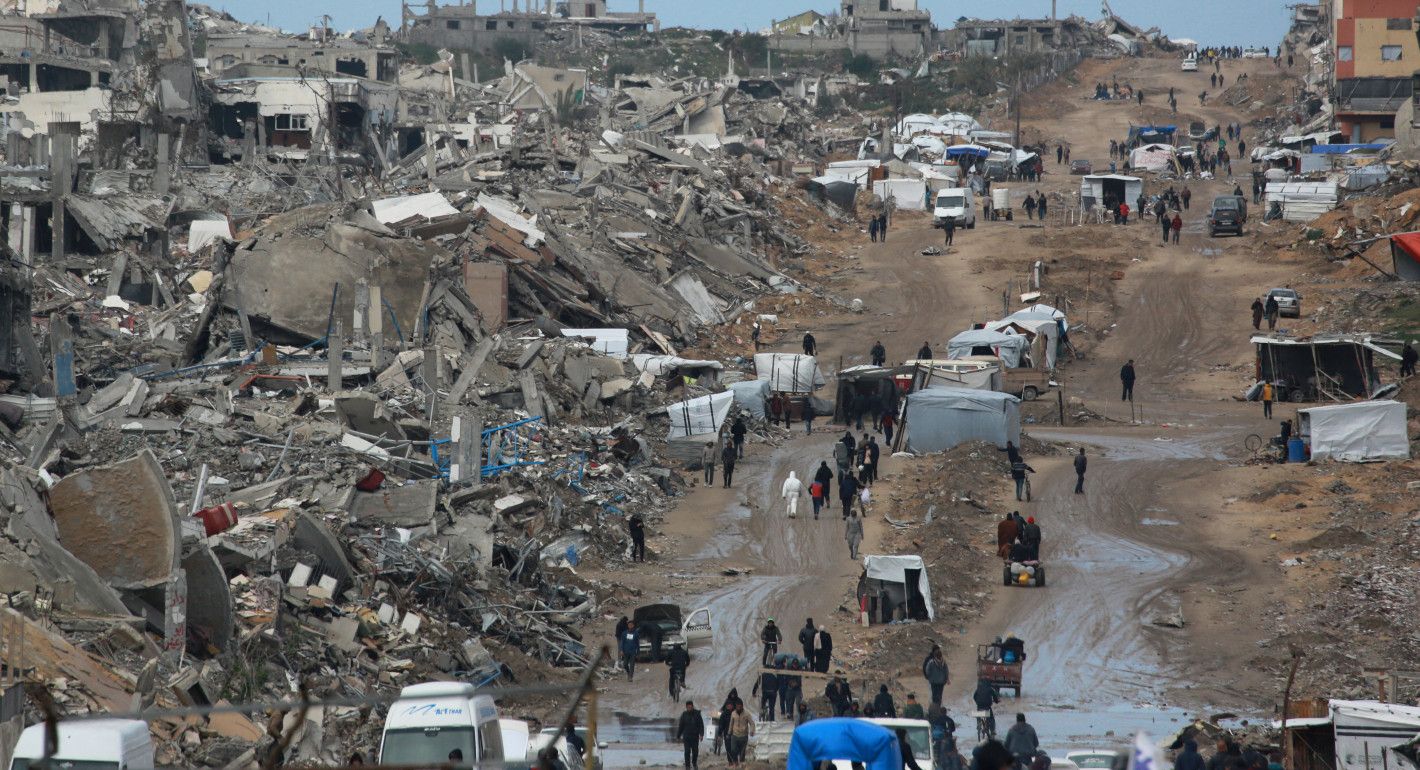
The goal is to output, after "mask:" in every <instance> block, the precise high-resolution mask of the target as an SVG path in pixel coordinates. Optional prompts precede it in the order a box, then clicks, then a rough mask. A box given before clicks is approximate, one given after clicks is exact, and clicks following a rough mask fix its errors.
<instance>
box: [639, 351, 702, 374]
mask: <svg viewBox="0 0 1420 770" xmlns="http://www.w3.org/2000/svg"><path fill="white" fill-rule="evenodd" d="M631 363H632V365H633V366H635V367H636V368H637V369H639V370H641V371H643V372H650V373H651V374H654V375H656V376H657V377H659V376H661V375H663V374H667V373H669V372H671V371H672V370H675V369H717V370H718V369H724V368H725V365H724V364H722V363H720V362H719V361H705V360H702V359H698V358H681V357H680V356H656V355H651V354H650V353H633V354H632V355H631Z"/></svg>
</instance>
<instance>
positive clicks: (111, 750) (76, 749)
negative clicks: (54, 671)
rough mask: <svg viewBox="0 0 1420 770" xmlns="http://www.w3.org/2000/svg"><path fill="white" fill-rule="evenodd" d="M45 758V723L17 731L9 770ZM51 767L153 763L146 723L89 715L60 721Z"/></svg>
mask: <svg viewBox="0 0 1420 770" xmlns="http://www.w3.org/2000/svg"><path fill="white" fill-rule="evenodd" d="M43 758H44V725H43V724H38V725H30V726H29V727H26V728H25V731H24V732H22V733H20V741H19V743H16V744H15V752H14V754H13V755H12V757H11V759H10V770H29V768H30V767H32V766H35V765H38V764H39V763H40V760H42V759H43ZM50 762H51V763H52V764H51V765H50V767H56V768H65V767H70V768H80V769H81V770H129V769H130V768H143V769H144V770H148V769H149V768H152V767H153V738H152V736H151V735H149V734H148V723H147V722H143V721H140V720H137V719H88V720H82V721H77V722H60V723H59V745H58V746H57V747H56V748H55V752H54V756H52V757H50Z"/></svg>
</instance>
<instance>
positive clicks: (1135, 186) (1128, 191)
mask: <svg viewBox="0 0 1420 770" xmlns="http://www.w3.org/2000/svg"><path fill="white" fill-rule="evenodd" d="M1142 192H1144V180H1142V179H1140V178H1139V177H1137V176H1125V175H1123V174H1086V175H1085V176H1082V177H1080V207H1081V208H1084V209H1088V208H1091V207H1094V206H1103V205H1104V204H1105V201H1128V202H1129V203H1130V205H1133V203H1134V201H1136V200H1139V195H1140V193H1142Z"/></svg>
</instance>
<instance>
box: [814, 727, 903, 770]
mask: <svg viewBox="0 0 1420 770" xmlns="http://www.w3.org/2000/svg"><path fill="white" fill-rule="evenodd" d="M832 759H845V760H850V761H853V762H862V763H863V764H864V765H866V766H867V770H902V752H901V751H899V750H898V747H897V736H895V735H893V734H892V731H891V730H889V729H887V728H886V727H881V726H879V725H875V724H872V723H871V722H865V721H863V720H861V719H849V718H847V717H836V718H833V719H815V720H812V721H810V722H805V723H803V724H802V725H799V726H798V727H797V728H796V729H795V730H794V737H793V740H792V742H791V743H790V744H789V765H788V770H814V768H815V767H817V766H818V763H819V762H822V761H824V760H832Z"/></svg>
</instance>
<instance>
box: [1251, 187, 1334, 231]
mask: <svg viewBox="0 0 1420 770" xmlns="http://www.w3.org/2000/svg"><path fill="white" fill-rule="evenodd" d="M1337 189H1338V188H1337V184H1336V183H1335V182H1268V184H1267V198H1266V209H1267V211H1269V212H1270V211H1272V207H1273V206H1274V205H1275V206H1277V207H1278V209H1279V211H1280V212H1281V215H1282V218H1283V219H1285V220H1287V221H1288V222H1310V221H1312V220H1313V219H1316V218H1317V217H1319V216H1321V215H1322V214H1325V213H1326V212H1328V211H1331V210H1332V209H1334V208H1336V204H1337V201H1338V200H1339V197H1338V192H1337Z"/></svg>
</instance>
